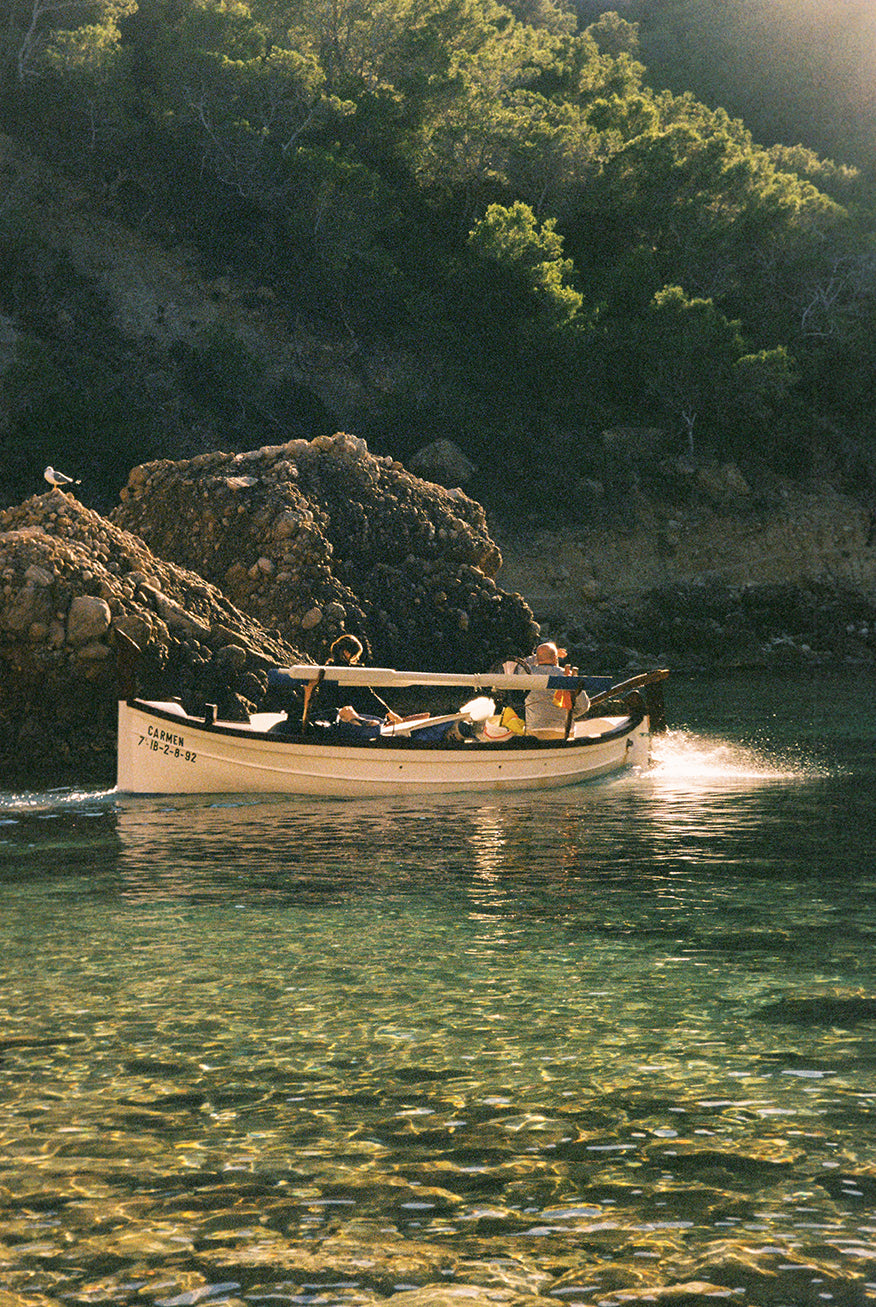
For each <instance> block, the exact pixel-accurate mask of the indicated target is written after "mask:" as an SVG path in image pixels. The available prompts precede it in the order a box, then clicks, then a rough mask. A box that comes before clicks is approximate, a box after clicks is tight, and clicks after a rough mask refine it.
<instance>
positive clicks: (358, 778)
mask: <svg viewBox="0 0 876 1307" xmlns="http://www.w3.org/2000/svg"><path fill="white" fill-rule="evenodd" d="M578 730H579V731H583V732H586V734H583V735H578V736H576V738H575V739H574V740H570V741H569V742H557V743H553V742H550V743H548V742H544V741H535V740H530V739H527V740H524V741H520V740H517V739H515V740H514V741H512V742H509V743H503V744H464V745H456V746H444V745H441V746H437V747H428V746H422V745H419V744H414V743H412V742H411V741H408V740H380V741H370V742H363V743H362V744H353V745H350V744H330V743H323V742H322V741H319V740H317V741H315V742H311V741H310V740H309V739H305V740H300V739H295V738H291V739H290V738H288V737H286V738H284V737H283V736H282V735H271V734H269V733H268V732H267V731H266V730H262V729H258V728H255V727H253V726H247V725H245V724H240V723H230V722H229V723H222V722H217V723H215V724H212V725H210V724H207V723H206V722H204V721H202V720H201V719H200V718H197V717H190V716H188V715H186V714H185V713H184V712H183V711H182V710H181V709H180V708H178V707H177V706H175V705H173V704H153V703H149V702H147V701H144V700H131V701H128V702H126V701H124V700H123V701H121V702H120V703H119V744H118V772H117V786H116V788H117V790H118V791H119V792H120V793H126V794H229V793H231V794H240V793H257V794H301V795H315V796H324V797H326V798H371V797H379V796H381V795H408V794H410V795H429V794H444V793H452V792H454V791H468V792H476V791H481V792H483V791H486V792H489V791H497V790H527V789H538V790H543V789H553V788H556V787H559V786H564V785H575V784H578V783H579V782H581V781H585V780H590V779H594V778H597V777H600V776H606V775H609V774H610V773H613V772H618V771H622V770H624V769H626V768H630V767H636V766H644V765H646V764H647V762H648V757H649V752H650V733H649V726H648V718H647V716H645V715H644V713H637V714H632V715H630V716H625V717H604V718H597V719H588V720H586V721H584V722H582V723H580V724H579V726H578Z"/></svg>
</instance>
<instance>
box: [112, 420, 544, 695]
mask: <svg viewBox="0 0 876 1307" xmlns="http://www.w3.org/2000/svg"><path fill="white" fill-rule="evenodd" d="M112 520H113V522H114V523H115V524H116V525H117V526H119V527H122V528H125V529H127V530H130V531H135V532H137V533H138V534H139V535H140V536H142V537H143V539H144V540H146V541H147V543H148V544H149V546H150V548H151V549H152V550H153V551H154V552H155V553H156V554H158V555H159V556H160V557H163V558H172V559H173V560H174V561H175V562H178V563H180V564H182V565H184V566H186V567H189V568H191V569H192V570H194V571H196V572H198V573H199V575H201V576H203V577H205V578H206V579H207V580H208V581H210V582H212V583H213V584H214V585H216V586H218V587H219V588H220V589H221V590H222V592H223V593H224V594H225V595H227V596H228V598H229V599H230V600H231V601H232V603H233V604H234V605H235V606H236V607H237V608H239V609H241V610H242V611H244V612H246V613H248V614H250V615H251V616H252V617H253V618H255V619H256V620H257V621H258V622H259V623H260V624H261V625H262V626H263V627H265V628H266V629H268V630H274V631H276V632H277V633H278V634H279V635H281V636H282V637H283V638H284V639H286V640H288V641H289V642H291V643H293V644H294V645H295V646H296V647H297V648H300V649H301V650H302V651H304V652H305V653H306V654H308V655H309V656H311V657H313V658H314V659H315V660H316V661H319V660H321V659H322V658H323V657H324V656H325V654H326V653H327V651H328V648H329V645H330V644H331V642H332V640H333V639H335V638H336V636H338V635H339V634H340V633H341V632H344V631H348V632H352V633H354V634H355V635H358V636H359V637H360V638H362V639H363V640H364V642H365V644H366V646H367V647H368V649H369V652H370V657H371V660H372V661H373V662H374V663H376V664H378V665H390V666H397V667H407V668H410V667H418V666H424V667H428V668H441V669H444V670H448V671H453V670H471V668H472V667H475V668H480V667H487V666H489V665H490V664H491V663H492V662H494V661H496V659H497V658H498V657H501V656H503V655H505V654H506V653H520V652H527V651H528V650H529V649H530V648H531V647H532V645H533V642H534V640H535V638H536V635H537V628H536V626H535V625H534V623H533V620H532V614H531V611H530V609H529V607H528V605H527V604H526V602H525V601H524V600H523V598H522V597H521V596H520V595H519V594H509V593H507V592H505V591H503V590H500V589H499V588H498V587H497V585H496V583H495V580H494V577H495V576H496V574H497V572H498V570H499V568H500V566H501V562H502V559H501V554H500V552H499V550H498V548H497V547H496V545H495V543H494V542H493V540H492V539H491V538H490V535H489V533H488V531H487V525H486V519H485V515H484V511H483V509H482V508H481V506H480V505H479V504H477V503H476V502H475V501H474V500H472V499H469V498H468V496H467V495H465V494H463V493H462V491H461V490H447V489H445V488H444V487H443V486H439V485H436V484H433V483H431V482H428V481H423V480H420V479H419V478H418V477H415V476H413V475H411V474H410V473H409V472H407V471H406V470H405V469H404V468H403V467H402V466H401V464H399V463H397V462H394V461H393V460H392V459H389V458H376V457H374V456H372V455H371V454H370V453H369V452H368V449H367V446H366V445H365V442H364V441H362V440H358V439H356V438H355V437H353V436H349V435H345V434H338V435H335V436H331V437H326V436H320V437H317V439H315V440H313V441H307V440H292V441H289V442H287V443H286V444H284V445H274V446H267V447H265V448H262V449H258V450H252V451H250V452H247V453H243V454H223V453H212V454H206V455H202V456H200V457H197V458H193V459H188V460H185V461H182V462H169V461H164V462H159V463H150V464H146V465H144V466H142V467H138V468H135V469H134V470H133V471H132V473H131V475H130V477H129V480H128V484H127V486H126V487H125V489H124V491H123V492H122V503H121V505H120V506H119V507H118V508H117V509H116V510H115V511H114V512H113V514H112Z"/></svg>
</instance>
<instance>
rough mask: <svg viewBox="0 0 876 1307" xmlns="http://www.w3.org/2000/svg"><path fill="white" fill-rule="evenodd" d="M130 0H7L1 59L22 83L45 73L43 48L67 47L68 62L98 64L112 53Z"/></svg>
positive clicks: (58, 50) (133, 4)
mask: <svg viewBox="0 0 876 1307" xmlns="http://www.w3.org/2000/svg"><path fill="white" fill-rule="evenodd" d="M135 8H136V0H10V2H9V19H8V23H7V27H6V31H5V33H4V34H3V37H2V50H3V62H4V63H5V65H6V67H7V68H10V67H11V69H12V73H13V76H14V78H15V80H16V82H17V83H18V84H19V85H20V86H23V85H24V84H25V83H26V82H28V81H30V80H33V79H36V78H38V77H40V76H41V75H42V74H44V73H45V71H46V67H45V55H46V52H47V51H48V50H54V51H55V52H56V53H58V54H61V53H63V51H64V50H65V49H67V50H68V51H69V53H70V56H71V65H72V66H78V67H82V66H83V64H85V63H89V64H90V65H91V66H92V67H94V66H97V65H101V64H103V63H104V62H105V60H106V59H107V58H108V57H111V56H112V54H114V53H115V52H116V50H117V47H118V42H119V35H120V33H119V22H120V20H121V19H122V18H123V17H124V16H125V15H126V14H129V13H131V12H132V11H133V10H134V9H135Z"/></svg>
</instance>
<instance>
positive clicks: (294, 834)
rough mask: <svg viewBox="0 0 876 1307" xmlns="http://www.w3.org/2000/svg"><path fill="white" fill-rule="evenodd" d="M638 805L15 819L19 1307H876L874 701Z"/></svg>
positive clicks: (69, 809)
mask: <svg viewBox="0 0 876 1307" xmlns="http://www.w3.org/2000/svg"><path fill="white" fill-rule="evenodd" d="M668 688H669V694H668V704H669V710H670V720H671V721H672V723H673V729H672V730H671V732H670V734H669V735H668V736H667V737H664V738H662V739H660V740H658V742H657V745H656V756H655V763H654V766H653V768H652V769H651V771H650V772H648V773H647V774H646V775H642V776H636V777H625V778H622V779H619V780H615V781H610V782H604V783H601V784H596V785H591V786H582V787H578V788H576V789H569V790H565V791H559V792H554V793H552V794H550V795H545V796H538V795H526V796H521V795H516V796H515V795H509V796H503V797H499V798H487V799H485V798H473V799H471V800H468V799H466V798H465V796H454V797H452V798H447V799H444V800H442V801H440V802H437V803H433V805H432V806H431V807H428V808H426V807H423V806H417V805H413V804H410V803H408V804H404V803H395V804H394V803H388V802H385V801H380V802H371V803H347V804H344V803H334V802H325V803H321V804H319V803H317V804H313V803H310V804H307V805H304V804H302V803H300V802H297V801H294V800H290V801H285V800H280V801H276V800H271V801H262V800H258V799H245V800H235V799H233V798H222V799H218V800H212V801H207V802H205V801H203V800H199V799H190V798H189V799H179V800H165V799H158V800H155V799H141V800H129V799H120V798H117V797H116V796H114V795H113V794H111V793H99V792H94V791H83V792H77V791H71V790H65V791H57V792H53V793H41V794H35V793H6V794H2V795H0V904H2V916H0V1303H2V1304H3V1307H7V1299H5V1298H4V1293H5V1294H8V1295H11V1297H10V1298H9V1299H8V1304H10V1305H11V1304H13V1303H14V1304H16V1305H17V1304H19V1303H21V1304H36V1305H37V1307H46V1305H47V1304H53V1303H56V1302H57V1303H60V1302H63V1303H67V1304H70V1303H72V1304H79V1303H82V1304H85V1303H122V1304H128V1303H131V1304H133V1303H145V1304H149V1303H155V1304H161V1305H162V1307H163V1305H164V1304H169V1305H171V1304H172V1305H176V1304H183V1303H186V1304H187V1303H197V1302H210V1303H219V1302H224V1303H238V1302H240V1303H247V1304H262V1303H264V1304H277V1303H280V1304H283V1303H296V1304H309V1303H314V1304H364V1303H372V1302H377V1301H383V1300H385V1299H386V1298H388V1297H395V1298H398V1299H399V1307H402V1305H411V1307H420V1305H422V1307H427V1305H428V1307H433V1305H435V1304H445V1303H446V1304H451V1303H453V1304H455V1303H457V1302H460V1303H461V1302H465V1303H466V1304H472V1303H474V1304H480V1303H482V1302H483V1303H500V1304H501V1303H509V1304H511V1303H513V1304H525V1303H532V1304H536V1303H540V1304H547V1303H549V1302H553V1303H571V1304H574V1303H581V1304H588V1307H589V1305H590V1304H600V1305H601V1307H609V1305H613V1304H621V1303H630V1302H635V1303H644V1302H671V1303H673V1304H680V1303H683V1304H686V1303H696V1304H699V1303H706V1302H716V1301H718V1302H724V1301H729V1302H731V1303H741V1304H745V1305H746V1307H749V1305H750V1304H754V1305H755V1307H760V1305H761V1304H764V1305H768V1307H773V1305H774V1304H775V1305H776V1307H780V1305H782V1304H787V1305H788V1307H800V1305H801V1304H810V1303H811V1304H816V1303H817V1304H823V1303H825V1302H834V1303H862V1302H867V1301H876V1240H874V1235H876V1217H874V1216H873V1215H872V1210H873V1207H874V1198H876V1076H874V1068H876V976H874V965H876V949H874V943H876V897H874V892H873V891H874V882H876V854H874V832H876V798H874V777H876V750H874V737H876V710H874V707H873V705H872V697H873V696H872V684H871V683H869V682H868V681H867V680H866V679H865V678H863V677H854V676H846V677H842V676H837V677H834V678H832V679H830V680H829V681H826V682H825V681H815V680H811V681H801V680H797V681H791V680H787V681H782V680H777V679H769V678H763V679H760V680H755V679H751V678H749V679H746V680H742V679H739V680H733V681H728V682H726V683H723V684H721V685H719V686H718V687H717V693H716V691H715V687H713V686H710V685H707V684H706V683H705V682H696V681H671V682H670V683H669V687H668Z"/></svg>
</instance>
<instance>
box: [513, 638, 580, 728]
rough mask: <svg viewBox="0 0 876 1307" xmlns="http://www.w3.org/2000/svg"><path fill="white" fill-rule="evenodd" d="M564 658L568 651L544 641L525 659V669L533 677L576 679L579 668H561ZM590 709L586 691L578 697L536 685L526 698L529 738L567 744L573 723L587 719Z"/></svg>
mask: <svg viewBox="0 0 876 1307" xmlns="http://www.w3.org/2000/svg"><path fill="white" fill-rule="evenodd" d="M565 657H566V650H565V649H560V648H559V647H558V646H557V645H556V644H554V642H553V640H545V641H544V643H543V644H540V645H539V646H538V647H537V648H536V650H535V653H534V654H533V655H532V656H531V657H530V658H527V659H526V665H527V666H528V668H529V670H530V672H531V674H532V675H533V676H539V677H542V676H544V677H547V676H559V675H561V673H564V674H565V675H566V676H577V674H578V669H577V668H573V667H571V666H570V665H568V664H567V665H566V667H565V668H561V667H560V658H565ZM589 707H590V700H589V699H588V697H587V695H586V694H585V693H584V691H583V690H580V691H579V692H578V694H577V696H576V695H574V694H572V693H571V692H570V691H569V690H562V689H559V690H558V689H552V688H550V687H549V686H547V685H543V686H538V685H536V686H534V687H533V688H532V689H531V690H530V691H529V693H528V694H527V696H526V702H525V706H524V716H525V719H526V734H527V735H534V736H535V737H536V738H537V739H540V740H564V739H566V738H567V737H568V735H569V734H570V732H571V725H572V722H573V721H575V720H577V719H578V718H579V717H585V716H586V715H587V710H588V709H589Z"/></svg>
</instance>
